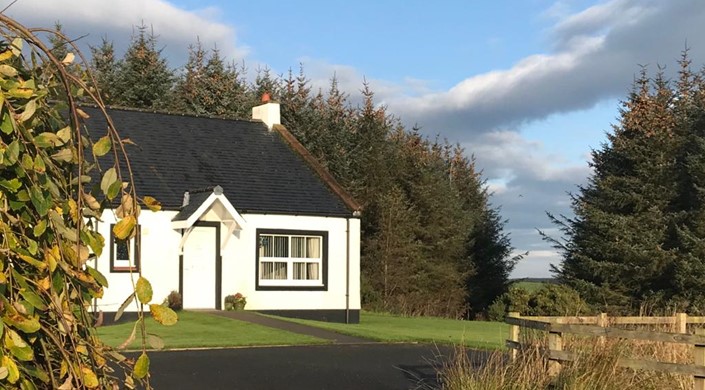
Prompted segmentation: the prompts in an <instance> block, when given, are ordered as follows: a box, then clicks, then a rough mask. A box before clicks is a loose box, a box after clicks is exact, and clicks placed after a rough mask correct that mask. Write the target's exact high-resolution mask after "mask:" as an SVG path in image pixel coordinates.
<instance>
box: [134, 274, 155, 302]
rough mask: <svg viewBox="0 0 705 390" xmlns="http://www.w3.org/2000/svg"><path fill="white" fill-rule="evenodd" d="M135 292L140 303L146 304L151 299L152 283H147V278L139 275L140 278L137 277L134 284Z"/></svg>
mask: <svg viewBox="0 0 705 390" xmlns="http://www.w3.org/2000/svg"><path fill="white" fill-rule="evenodd" d="M135 293H136V294H137V299H138V300H139V301H140V302H141V303H142V304H145V305H146V304H148V303H149V302H151V301H152V284H151V283H149V280H147V279H145V278H144V277H142V276H140V278H139V279H137V284H136V286H135Z"/></svg>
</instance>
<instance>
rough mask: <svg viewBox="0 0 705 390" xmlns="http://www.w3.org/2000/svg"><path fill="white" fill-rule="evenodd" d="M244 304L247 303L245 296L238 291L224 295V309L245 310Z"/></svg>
mask: <svg viewBox="0 0 705 390" xmlns="http://www.w3.org/2000/svg"><path fill="white" fill-rule="evenodd" d="M245 305H247V298H245V296H244V295H242V294H240V293H237V294H235V295H228V296H227V297H225V310H229V311H232V310H245Z"/></svg>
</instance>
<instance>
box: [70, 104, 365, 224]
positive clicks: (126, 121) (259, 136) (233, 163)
mask: <svg viewBox="0 0 705 390" xmlns="http://www.w3.org/2000/svg"><path fill="white" fill-rule="evenodd" d="M82 109H83V111H85V112H86V113H87V114H88V115H90V118H89V119H87V120H86V125H87V127H88V129H89V131H90V132H91V137H93V136H94V135H95V136H96V137H99V136H100V135H104V134H105V129H106V128H107V125H106V122H105V119H104V118H103V117H102V115H101V114H100V112H99V111H98V110H97V109H95V108H91V107H83V108H82ZM108 113H109V115H110V117H111V118H112V120H113V123H114V124H115V126H116V128H117V130H118V132H119V133H120V136H121V138H123V139H124V138H129V139H130V140H132V141H133V142H134V143H136V144H137V145H136V146H135V145H129V144H128V145H126V148H127V151H128V154H129V157H130V162H131V164H132V167H133V171H134V180H135V186H136V188H137V191H138V194H139V195H150V196H153V197H155V198H157V200H159V201H160V202H161V203H162V207H163V208H164V209H167V210H178V209H179V208H180V207H181V204H182V201H183V195H184V192H185V191H189V190H194V189H203V188H208V187H214V186H216V185H220V186H222V187H223V190H224V194H225V196H226V197H227V198H228V200H229V201H230V202H231V203H232V205H233V206H234V207H235V208H236V209H237V210H238V212H239V213H240V214H244V213H258V214H262V213H267V214H293V215H320V216H351V215H352V214H353V211H354V210H351V209H350V208H349V207H347V206H346V204H345V203H344V202H343V200H342V199H341V197H339V196H338V195H336V194H334V193H333V192H332V191H331V188H330V187H329V186H328V185H327V184H326V183H325V182H324V181H322V180H321V177H320V176H319V175H318V174H316V172H315V171H314V170H313V169H312V168H311V166H310V164H308V163H307V162H306V161H304V159H303V158H302V156H301V155H300V154H299V153H297V152H295V151H294V150H293V149H292V148H291V147H290V146H289V145H288V144H287V143H286V142H285V140H284V139H283V138H282V136H281V135H280V134H279V133H278V132H277V131H270V130H268V129H267V127H266V126H265V125H264V124H263V123H262V122H259V121H242V120H228V119H218V118H204V117H195V116H186V115H171V114H164V113H151V112H141V111H134V110H121V109H110V110H109V111H108Z"/></svg>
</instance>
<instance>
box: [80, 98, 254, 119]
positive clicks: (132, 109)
mask: <svg viewBox="0 0 705 390" xmlns="http://www.w3.org/2000/svg"><path fill="white" fill-rule="evenodd" d="M79 107H91V108H100V107H99V106H98V105H97V104H92V103H80V104H79ZM104 107H105V109H107V110H115V111H127V112H140V113H144V114H161V115H172V116H182V117H189V118H199V119H220V120H225V121H233V122H248V123H262V120H260V119H242V118H236V117H232V116H225V115H200V114H194V113H183V112H171V111H168V110H159V109H147V108H137V107H128V106H120V105H104Z"/></svg>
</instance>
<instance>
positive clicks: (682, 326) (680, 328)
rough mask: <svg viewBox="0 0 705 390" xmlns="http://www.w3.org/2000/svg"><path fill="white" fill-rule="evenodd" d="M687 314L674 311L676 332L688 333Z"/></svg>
mask: <svg viewBox="0 0 705 390" xmlns="http://www.w3.org/2000/svg"><path fill="white" fill-rule="evenodd" d="M687 325H688V315H687V314H685V313H676V333H684V334H685V333H688V327H687Z"/></svg>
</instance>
